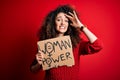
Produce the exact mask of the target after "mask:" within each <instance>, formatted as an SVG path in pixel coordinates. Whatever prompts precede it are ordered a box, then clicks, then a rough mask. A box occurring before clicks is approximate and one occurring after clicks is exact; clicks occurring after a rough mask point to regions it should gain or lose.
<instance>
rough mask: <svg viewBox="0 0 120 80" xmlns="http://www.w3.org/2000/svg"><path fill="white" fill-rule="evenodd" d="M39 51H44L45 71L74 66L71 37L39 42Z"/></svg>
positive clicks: (43, 63)
mask: <svg viewBox="0 0 120 80" xmlns="http://www.w3.org/2000/svg"><path fill="white" fill-rule="evenodd" d="M37 44H38V50H40V51H42V55H43V59H42V67H43V70H48V69H50V68H54V67H58V66H65V65H66V66H72V65H74V57H73V52H72V44H71V39H70V36H63V37H58V38H52V39H47V40H43V41H38V42H37Z"/></svg>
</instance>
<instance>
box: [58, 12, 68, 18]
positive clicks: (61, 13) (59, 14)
mask: <svg viewBox="0 0 120 80" xmlns="http://www.w3.org/2000/svg"><path fill="white" fill-rule="evenodd" d="M56 17H58V18H59V17H65V18H66V16H65V13H63V12H60V13H58V14H57V16H56Z"/></svg>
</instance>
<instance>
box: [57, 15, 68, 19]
mask: <svg viewBox="0 0 120 80" xmlns="http://www.w3.org/2000/svg"><path fill="white" fill-rule="evenodd" d="M61 17H62V16H58V17H56V18H61ZM65 18H67V17H66V16H65ZM67 19H68V18H67Z"/></svg>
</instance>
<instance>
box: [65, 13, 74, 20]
mask: <svg viewBox="0 0 120 80" xmlns="http://www.w3.org/2000/svg"><path fill="white" fill-rule="evenodd" d="M65 16H66V17H67V18H69V19H70V20H72V19H73V17H72V16H70V15H67V14H65Z"/></svg>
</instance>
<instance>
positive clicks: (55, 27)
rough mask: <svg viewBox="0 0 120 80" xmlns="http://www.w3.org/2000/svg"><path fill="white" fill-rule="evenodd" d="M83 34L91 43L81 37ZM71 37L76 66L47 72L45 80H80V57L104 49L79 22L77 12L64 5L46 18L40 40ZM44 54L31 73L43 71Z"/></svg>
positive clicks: (35, 63) (36, 61)
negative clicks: (81, 33)
mask: <svg viewBox="0 0 120 80" xmlns="http://www.w3.org/2000/svg"><path fill="white" fill-rule="evenodd" d="M80 32H83V33H84V34H85V35H86V37H87V38H88V40H89V41H85V40H83V39H82V38H81V37H80ZM65 35H69V36H70V38H71V41H72V46H73V55H74V59H75V65H74V66H72V67H67V66H61V67H58V68H52V69H50V70H46V74H45V80H79V68H80V67H79V66H80V64H79V60H80V59H79V58H80V57H79V56H80V55H86V54H92V53H95V52H98V51H100V50H101V49H102V45H101V42H100V41H99V39H98V38H97V37H96V36H95V35H94V34H93V33H92V32H91V31H90V30H89V29H88V28H87V27H85V26H84V25H83V24H82V23H81V21H80V20H79V18H78V16H77V14H76V11H75V10H74V9H73V8H72V7H71V6H69V5H63V6H59V7H58V8H56V9H55V10H54V11H51V12H50V13H49V14H48V16H47V17H46V19H45V21H44V23H43V25H42V26H41V30H40V31H39V38H40V40H45V39H50V38H55V37H60V36H65ZM42 58H43V56H42V52H41V51H38V53H37V54H36V58H35V60H34V62H33V63H32V65H31V71H32V72H37V71H39V70H40V69H42V66H41V64H42Z"/></svg>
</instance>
